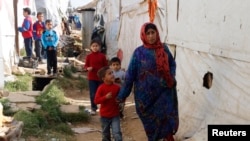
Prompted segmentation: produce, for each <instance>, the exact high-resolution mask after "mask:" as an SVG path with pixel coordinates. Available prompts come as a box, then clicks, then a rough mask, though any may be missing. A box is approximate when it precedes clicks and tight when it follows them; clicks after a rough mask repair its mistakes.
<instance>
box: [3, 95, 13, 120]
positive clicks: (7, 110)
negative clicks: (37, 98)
mask: <svg viewBox="0 0 250 141" xmlns="http://www.w3.org/2000/svg"><path fill="white" fill-rule="evenodd" d="M0 103H2V105H3V114H4V115H6V116H13V115H14V113H15V112H14V111H13V110H12V109H11V106H10V101H9V100H8V99H6V98H1V99H0Z"/></svg>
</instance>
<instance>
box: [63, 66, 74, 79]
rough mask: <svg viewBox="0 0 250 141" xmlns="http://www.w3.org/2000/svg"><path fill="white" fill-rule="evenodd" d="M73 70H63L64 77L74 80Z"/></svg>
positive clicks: (65, 68)
mask: <svg viewBox="0 0 250 141" xmlns="http://www.w3.org/2000/svg"><path fill="white" fill-rule="evenodd" d="M72 73H73V72H72V70H71V68H70V67H64V68H63V75H64V77H66V78H72Z"/></svg>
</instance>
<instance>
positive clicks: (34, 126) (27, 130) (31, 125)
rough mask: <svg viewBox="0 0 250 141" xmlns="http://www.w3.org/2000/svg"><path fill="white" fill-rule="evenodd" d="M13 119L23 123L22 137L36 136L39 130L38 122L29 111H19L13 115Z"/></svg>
mask: <svg viewBox="0 0 250 141" xmlns="http://www.w3.org/2000/svg"><path fill="white" fill-rule="evenodd" d="M14 119H16V120H18V121H23V124H24V127H23V134H22V135H23V136H24V137H26V136H28V135H34V136H36V135H38V134H39V131H41V128H40V127H39V120H38V119H37V117H36V115H35V114H33V113H31V112H29V111H23V110H22V111H19V112H17V113H16V114H15V115H14Z"/></svg>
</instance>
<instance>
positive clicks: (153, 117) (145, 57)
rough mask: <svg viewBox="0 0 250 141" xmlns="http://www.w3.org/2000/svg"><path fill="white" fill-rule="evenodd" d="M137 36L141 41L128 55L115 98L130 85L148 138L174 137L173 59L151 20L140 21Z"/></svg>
mask: <svg viewBox="0 0 250 141" xmlns="http://www.w3.org/2000/svg"><path fill="white" fill-rule="evenodd" d="M140 36H141V40H142V42H143V45H141V46H139V47H138V48H136V49H135V51H134V53H133V55H132V58H131V60H130V63H129V66H128V69H127V71H126V77H125V82H124V85H123V86H122V88H121V91H120V93H119V94H118V97H117V101H118V102H120V101H124V100H125V99H126V97H128V96H129V94H130V93H131V90H132V87H133V86H134V99H135V104H136V112H137V114H138V115H139V117H140V119H141V121H142V123H143V126H144V130H145V132H146V135H147V137H148V141H158V140H163V141H174V138H173V135H174V134H175V133H176V132H177V130H178V123H179V117H178V101H177V94H176V81H175V71H176V63H175V60H174V58H173V56H172V54H171V53H170V51H169V49H168V47H167V45H165V44H163V43H162V42H161V40H160V36H159V32H158V29H157V27H156V25H155V24H153V23H145V24H143V25H142V28H141V34H140Z"/></svg>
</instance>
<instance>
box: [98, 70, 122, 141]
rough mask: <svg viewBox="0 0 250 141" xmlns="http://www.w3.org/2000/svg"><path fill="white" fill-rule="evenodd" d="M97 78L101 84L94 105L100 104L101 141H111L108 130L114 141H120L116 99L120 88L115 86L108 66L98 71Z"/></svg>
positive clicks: (120, 134) (113, 77)
mask: <svg viewBox="0 0 250 141" xmlns="http://www.w3.org/2000/svg"><path fill="white" fill-rule="evenodd" d="M98 76H99V78H100V79H101V80H102V81H103V83H102V84H101V85H100V86H99V87H98V89H97V92H96V96H95V103H96V104H101V107H100V118H101V126H102V140H103V141H111V135H110V129H112V134H113V138H114V140H115V141H122V133H121V128H120V117H119V106H118V103H117V102H116V97H117V95H118V93H119V91H120V86H119V85H117V84H115V83H114V81H115V76H114V74H113V71H112V69H110V68H109V67H108V66H106V67H103V68H101V69H100V70H99V71H98Z"/></svg>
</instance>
